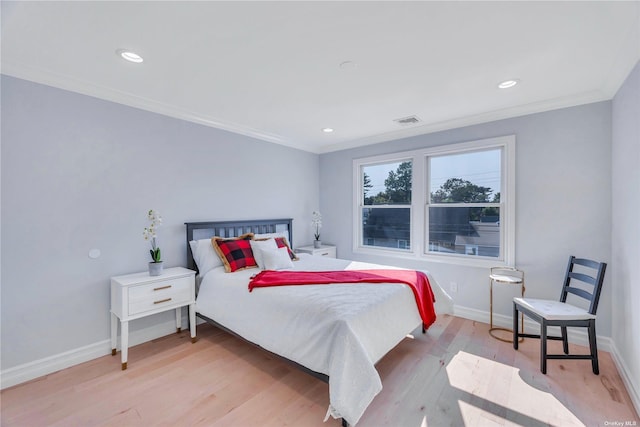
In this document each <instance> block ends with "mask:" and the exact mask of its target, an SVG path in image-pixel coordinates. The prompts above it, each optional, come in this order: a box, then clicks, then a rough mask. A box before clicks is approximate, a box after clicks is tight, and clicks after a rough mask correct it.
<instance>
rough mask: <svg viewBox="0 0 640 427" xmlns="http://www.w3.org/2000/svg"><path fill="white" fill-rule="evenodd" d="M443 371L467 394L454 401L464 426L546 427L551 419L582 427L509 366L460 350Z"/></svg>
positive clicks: (558, 403)
mask: <svg viewBox="0 0 640 427" xmlns="http://www.w3.org/2000/svg"><path fill="white" fill-rule="evenodd" d="M446 371H447V375H448V377H449V383H450V385H451V386H452V387H455V388H457V389H459V390H461V391H463V392H466V393H468V398H464V399H460V400H458V404H459V407H460V413H461V415H462V418H463V419H464V423H465V425H467V426H474V425H483V426H484V425H493V424H494V423H495V425H527V426H530V425H548V424H549V423H550V421H551V420H553V422H554V423H557V422H558V421H561V425H562V426H567V427H568V426H584V424H583V423H582V422H581V421H580V420H579V419H578V418H577V417H576V416H575V415H574V414H573V413H572V412H571V411H570V410H569V409H567V408H566V407H565V406H564V405H563V404H562V403H561V402H560V401H559V400H558V399H556V398H555V397H554V396H553V395H552V394H551V393H548V392H546V391H542V390H539V389H537V388H536V387H534V386H532V385H530V384H527V383H526V382H525V381H524V380H523V379H522V378H521V377H520V375H519V369H517V368H514V367H513V366H509V365H505V364H503V363H499V362H496V361H494V360H490V359H486V358H484V357H480V356H477V355H474V354H470V353H467V352H464V351H460V352H458V353H457V354H456V355H455V356H454V357H453V358H452V359H451V361H450V362H449V363H448V364H447V367H446ZM505 420H508V421H510V422H507V423H505Z"/></svg>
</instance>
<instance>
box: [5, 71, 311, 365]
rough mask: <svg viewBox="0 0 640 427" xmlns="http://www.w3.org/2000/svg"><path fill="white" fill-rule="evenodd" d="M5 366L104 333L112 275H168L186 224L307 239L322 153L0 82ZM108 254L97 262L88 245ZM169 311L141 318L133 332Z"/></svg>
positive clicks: (182, 257)
mask: <svg viewBox="0 0 640 427" xmlns="http://www.w3.org/2000/svg"><path fill="white" fill-rule="evenodd" d="M1 83H2V193H1V194H2V213H1V219H2V227H1V229H2V249H1V254H2V294H1V298H2V303H1V311H0V313H1V319H0V320H1V323H2V331H1V332H2V353H1V356H2V357H1V359H2V366H1V368H2V370H5V369H7V368H11V367H13V366H16V365H20V364H25V363H27V362H31V361H34V360H39V359H42V358H45V357H48V356H51V355H56V354H59V353H62V352H65V351H70V350H74V349H77V348H80V347H82V346H86V345H90V344H94V343H96V342H99V341H102V340H106V339H108V338H109V290H108V288H109V277H110V276H113V275H119V274H125V273H132V272H136V271H142V270H145V269H146V268H147V262H148V261H149V260H150V258H149V244H148V242H145V241H144V240H143V238H142V230H143V228H144V227H145V226H146V225H147V224H148V222H147V220H146V217H145V215H146V212H147V210H149V209H157V210H158V211H159V212H160V213H161V214H162V215H163V217H164V224H163V226H162V227H161V228H160V230H159V243H160V246H161V248H162V251H163V259H164V260H165V264H166V265H167V266H177V265H186V252H185V251H186V243H185V237H184V236H185V233H184V225H183V223H184V222H185V221H204V220H215V219H220V220H222V219H244V218H281V217H293V218H294V239H295V241H294V244H296V245H302V244H307V243H311V240H312V238H313V236H312V235H311V233H310V231H309V227H308V223H309V221H310V218H311V212H312V211H313V210H316V209H318V204H319V196H318V191H319V185H318V175H319V172H318V167H319V166H318V164H319V162H318V156H317V155H315V154H310V153H307V152H303V151H299V150H295V149H291V148H286V147H283V146H280V145H276V144H270V143H266V142H264V141H258V140H254V139H251V138H248V137H245V136H241V135H236V134H233V133H229V132H225V131H220V130H216V129H213V128H209V127H205V126H200V125H196V124H193V123H189V122H185V121H181V120H176V119H172V118H169V117H165V116H161V115H158V114H153V113H149V112H146V111H142V110H138V109H134V108H129V107H126V106H123V105H119V104H115V103H111V102H107V101H102V100H98V99H95V98H91V97H88V96H83V95H78V94H75V93H72V92H68V91H63V90H59V89H55V88H52V87H48V86H43V85H39V84H34V83H31V82H27V81H24V80H19V79H15V78H11V77H7V76H2V82H1ZM93 248H97V249H100V251H101V252H102V256H101V257H100V258H98V259H90V258H89V257H88V253H89V250H91V249H93ZM172 318H173V315H172V314H171V313H164V314H160V315H157V316H153V317H152V318H148V319H141V320H139V321H136V322H133V323H132V325H131V328H132V332H135V331H136V330H139V329H141V328H145V327H150V325H153V324H155V323H157V322H165V321H170V320H171V319H172Z"/></svg>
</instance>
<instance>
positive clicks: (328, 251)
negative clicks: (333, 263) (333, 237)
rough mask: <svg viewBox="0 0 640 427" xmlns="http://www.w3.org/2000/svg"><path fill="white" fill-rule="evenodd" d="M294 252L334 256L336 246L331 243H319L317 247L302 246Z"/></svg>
mask: <svg viewBox="0 0 640 427" xmlns="http://www.w3.org/2000/svg"><path fill="white" fill-rule="evenodd" d="M296 252H299V253H303V254H311V255H317V256H326V257H327V258H336V256H337V253H336V247H335V246H333V245H321V246H320V247H319V248H314V247H313V246H302V247H300V248H297V249H296Z"/></svg>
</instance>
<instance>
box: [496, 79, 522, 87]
mask: <svg viewBox="0 0 640 427" xmlns="http://www.w3.org/2000/svg"><path fill="white" fill-rule="evenodd" d="M519 82H520V80H505V81H503V82H502V83H499V84H498V87H499V88H500V89H509V88H510V87H514V86H515V85H517V84H518V83H519Z"/></svg>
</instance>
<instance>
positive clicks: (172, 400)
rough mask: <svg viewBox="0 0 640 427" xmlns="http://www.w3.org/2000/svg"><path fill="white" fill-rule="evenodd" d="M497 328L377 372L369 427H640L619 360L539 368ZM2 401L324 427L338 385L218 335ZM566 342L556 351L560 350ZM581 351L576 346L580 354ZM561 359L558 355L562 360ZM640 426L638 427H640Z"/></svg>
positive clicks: (174, 419)
mask: <svg viewBox="0 0 640 427" xmlns="http://www.w3.org/2000/svg"><path fill="white" fill-rule="evenodd" d="M487 329H488V326H487V325H486V324H482V323H476V322H473V321H470V320H464V319H460V318H456V317H452V316H440V318H439V319H438V321H437V322H436V324H434V325H433V326H432V327H431V328H430V329H429V331H428V333H427V334H426V335H422V334H420V333H417V334H416V336H415V338H413V339H411V338H407V339H405V340H404V341H403V342H402V343H400V344H399V345H398V346H397V347H396V348H395V349H393V350H392V351H391V352H390V353H389V354H388V355H387V356H385V358H383V359H382V360H381V361H380V362H379V363H378V365H377V368H378V371H379V372H380V375H381V377H382V384H383V387H384V388H383V390H382V392H381V393H380V394H379V395H378V396H377V397H376V398H375V400H374V401H373V403H372V404H371V405H370V406H369V408H368V409H367V411H366V412H365V414H364V416H363V418H362V419H361V421H360V422H359V423H358V427H360V426H363V427H366V426H393V427H396V426H410V427H425V426H503V425H505V426H532V427H538V426H547V425H553V426H562V427H564V426H582V425H585V426H605V425H612V424H610V423H612V422H616V421H618V422H623V423H624V422H626V421H629V422H630V423H629V424H627V425H630V426H633V425H637V426H640V419H639V418H638V414H636V413H635V411H634V409H633V406H632V404H631V402H630V399H629V396H628V394H627V392H626V390H625V388H624V385H623V384H622V381H621V379H620V377H619V375H618V373H617V371H616V369H615V366H614V364H613V361H612V360H611V357H610V355H609V354H608V353H606V352H602V351H601V352H600V375H599V376H596V375H593V374H592V373H591V364H590V362H589V361H572V360H569V361H558V360H555V361H554V360H552V361H549V366H548V375H546V376H545V375H542V374H541V373H540V371H539V368H538V364H539V359H538V341H537V340H532V339H527V340H526V341H525V342H524V343H522V344H521V346H520V350H519V351H517V352H516V351H514V350H513V348H512V346H511V344H510V343H505V342H500V341H497V340H495V339H493V338H491V337H490V336H489V335H488V332H487ZM198 336H199V341H198V342H197V343H195V344H191V342H190V339H189V337H188V335H187V333H184V332H183V333H181V334H175V335H171V336H168V337H164V338H162V339H158V340H155V341H152V342H148V343H145V344H142V345H139V346H136V347H133V348H131V349H130V351H129V368H128V369H127V370H126V371H121V370H120V354H119V353H118V355H117V356H116V357H112V356H105V357H101V358H99V359H96V360H93V361H90V362H87V363H83V364H81V365H78V366H74V367H72V368H69V369H65V370H63V371H60V372H56V373H53V374H51V375H47V376H45V377H42V378H39V379H36V380H33V381H30V382H28V383H25V384H21V385H18V386H15V387H12V388H9V389H6V390H4V391H2V393H1V405H2V406H1V415H2V418H1V422H2V426H29V427H37V426H96V425H99V426H155V425H159V426H192V425H201V426H213V427H216V426H241V427H244V426H318V427H331V426H334V427H338V426H339V425H340V423H339V421H337V420H330V421H328V422H327V423H326V424H323V422H322V420H323V418H324V416H325V413H326V410H327V406H328V386H327V384H325V383H323V382H321V381H319V380H317V379H315V378H313V377H311V376H309V375H307V374H305V373H303V372H300V371H298V370H296V369H294V368H292V367H290V366H289V365H287V364H286V363H284V362H281V361H279V360H276V359H274V358H273V357H272V356H270V355H269V354H267V353H266V352H263V351H261V350H259V349H256V348H255V347H253V346H251V345H249V344H246V343H244V342H242V341H240V340H238V339H236V338H233V337H232V336H230V335H228V334H226V333H224V332H222V331H220V330H219V329H216V328H214V327H212V326H209V325H200V326H198ZM555 344H560V343H555V342H552V343H550V346H551V348H553V349H555ZM576 349H579V350H584V349H583V348H579V347H572V351H574V350H576ZM554 351H555V350H554ZM634 422H635V424H633V423H634Z"/></svg>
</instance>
